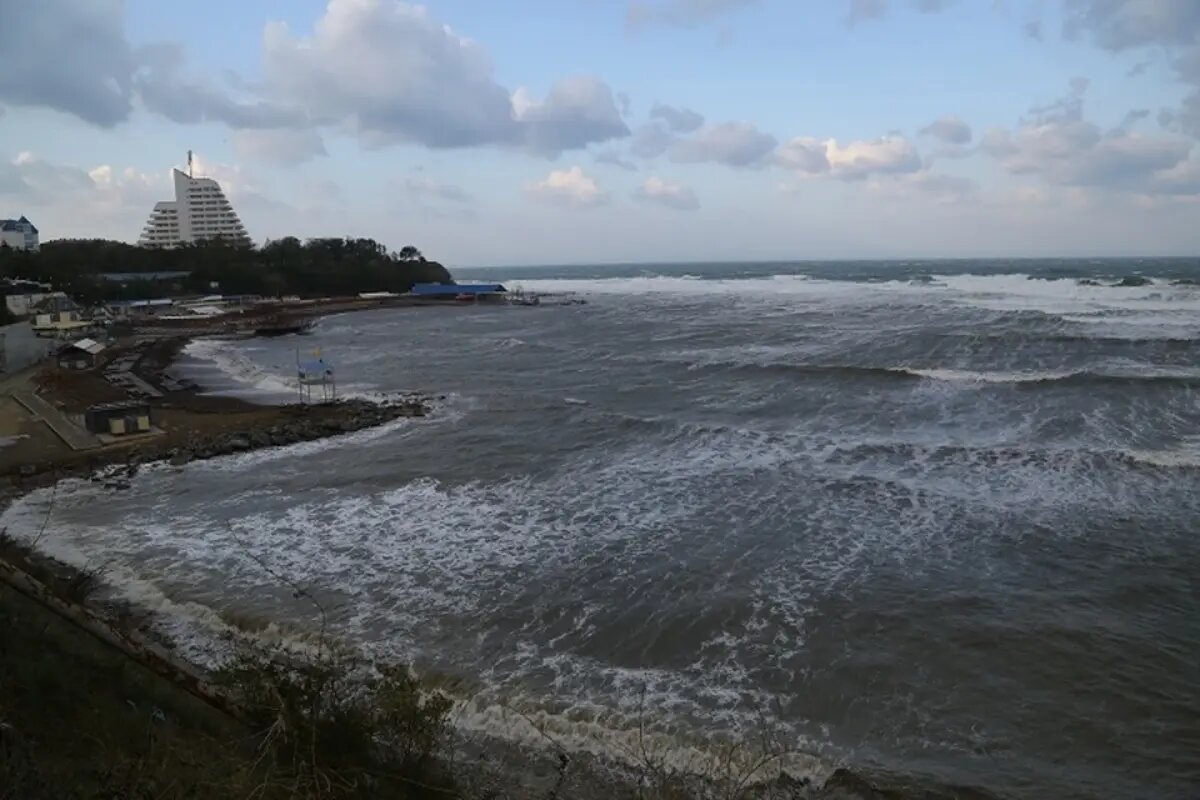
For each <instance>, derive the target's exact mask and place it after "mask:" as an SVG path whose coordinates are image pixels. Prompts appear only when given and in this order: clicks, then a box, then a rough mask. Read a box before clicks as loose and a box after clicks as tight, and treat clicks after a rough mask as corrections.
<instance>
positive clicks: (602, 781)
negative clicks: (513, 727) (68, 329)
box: [0, 302, 637, 800]
mask: <svg viewBox="0 0 1200 800" xmlns="http://www.w3.org/2000/svg"><path fill="white" fill-rule="evenodd" d="M397 305H399V304H397ZM362 306H363V307H361V308H346V307H345V305H344V304H338V305H337V306H335V307H324V308H321V309H319V310H318V309H315V308H313V309H307V310H306V312H305V313H304V317H305V319H307V320H312V319H317V318H320V317H324V316H331V315H334V314H343V313H347V312H353V311H358V310H374V309H377V308H380V307H381V304H380V303H378V302H372V303H369V304H362ZM382 307H388V306H386V305H384V306H382ZM164 333H165V332H164ZM226 336H228V334H227V333H223V332H220V331H210V332H200V331H192V330H189V331H179V332H172V333H171V334H168V335H162V334H159V333H158V332H155V333H152V334H151V337H150V338H149V339H148V340H143V341H140V342H139V341H136V340H134V341H132V342H130V341H126V342H122V343H120V344H118V345H116V346H114V347H113V349H112V351H111V352H110V354H109V355H110V357H119V356H120V355H123V354H128V353H130V352H133V351H140V355H139V357H138V359H137V366H136V367H135V368H134V370H133V371H134V372H135V374H137V375H138V377H140V378H142V379H143V380H146V381H147V382H149V383H151V384H152V385H155V386H163V384H164V383H166V382H167V381H164V378H166V377H167V375H166V373H167V370H168V369H169V368H170V366H171V365H172V364H173V363H174V362H175V360H176V358H177V357H178V355H179V353H180V352H181V351H182V350H183V348H185V347H186V346H187V345H188V344H189V343H190V342H192V341H195V340H197V339H201V338H225V337H226ZM247 338H252V337H247ZM47 376H50V377H52V378H55V377H56V378H63V377H67V378H68V379H67V380H66V381H54V380H50V381H49V382H48V383H47V382H46V381H44V380H39V378H46V377H47ZM13 378H16V379H17V380H18V382H21V383H23V384H25V385H32V386H36V387H37V388H38V389H39V390H43V389H49V394H50V398H49V399H50V400H51V401H52V402H54V403H55V404H56V405H57V406H59V407H61V408H62V409H63V410H71V411H73V410H82V408H83V407H86V405H88V404H90V403H91V402H92V401H95V402H105V401H109V400H110V397H109V395H110V391H109V390H110V387H107V386H105V385H104V382H103V379H102V378H100V377H99V376H97V375H90V374H84V375H78V374H72V373H64V372H63V371H62V370H59V369H58V368H57V366H56V365H53V364H50V363H44V364H42V365H39V366H37V367H35V368H31V369H29V370H26V371H25V372H24V373H21V374H19V375H17V376H11V377H10V378H8V379H7V380H6V381H5V383H11V382H12V379H13ZM10 391H11V389H10ZM5 399H8V400H11V399H12V398H11V397H7V398H6V397H5V396H4V394H2V393H0V400H5ZM438 399H441V398H438ZM433 400H434V398H427V397H421V396H412V395H407V396H406V395H400V396H397V397H396V398H394V399H382V400H379V401H374V400H363V399H357V398H354V399H344V400H338V401H335V402H334V403H331V404H309V405H305V404H299V403H286V404H259V403H253V402H250V401H248V400H243V399H240V398H235V397H229V396H221V395H206V394H204V393H203V387H201V386H198V385H195V384H190V385H187V386H185V387H182V388H180V389H177V390H174V391H164V397H163V398H162V400H161V402H157V403H153V404H152V405H153V406H154V408H155V413H156V414H157V415H159V418H160V419H163V418H165V420H164V421H165V422H167V423H168V424H170V425H171V428H170V429H168V430H165V431H164V433H162V434H160V435H157V436H154V437H153V438H139V439H136V440H133V441H130V442H128V443H120V444H111V445H107V446H104V447H101V448H97V449H96V450H87V451H71V450H69V449H68V448H66V447H65V446H60V445H62V443H58V444H55V443H54V442H53V440H52V439H50V438H49V437H41V440H40V441H36V440H34V439H35V437H34V436H32V435H30V434H18V440H17V441H16V443H15V444H13V445H10V446H9V447H7V448H0V509H7V508H9V507H11V505H12V504H13V503H16V502H17V501H19V500H20V499H21V498H23V497H25V496H26V495H28V494H30V493H32V492H34V491H37V490H39V489H46V488H49V487H53V486H55V485H56V484H57V483H58V482H59V481H63V480H71V479H75V480H92V481H97V482H101V483H103V484H104V485H105V487H106V488H108V489H109V490H110V491H113V492H119V491H121V490H122V489H124V488H127V487H128V484H129V481H130V480H131V479H132V478H133V477H135V476H136V475H137V473H138V472H139V470H140V469H141V468H142V467H144V466H149V465H151V464H169V465H171V466H172V467H176V468H182V467H184V466H185V465H186V464H188V463H190V462H191V461H199V460H208V459H214V458H219V457H222V456H227V455H234V454H238V453H246V452H252V451H256V450H263V449H271V448H281V447H288V446H291V445H295V444H300V443H303V442H309V441H318V440H323V439H332V438H336V437H339V436H343V435H347V434H350V433H353V432H356V431H362V430H367V429H371V428H376V427H379V426H382V425H385V424H387V423H389V422H392V421H395V420H397V419H403V418H423V417H425V416H426V415H427V414H428V413H430V411H431V410H432V408H431V403H432V402H433ZM35 424H36V425H41V426H44V425H45V423H43V422H40V421H38V422H35ZM21 436H24V437H27V438H25V439H21V438H20V437H21ZM6 451H7V452H6ZM28 455H34V456H35V458H36V460H35V461H34V462H32V463H22V459H23V458H26V457H27V456H28ZM28 467H33V469H32V470H30V469H28ZM21 584H24V591H22V590H21V588H20V585H21ZM30 586H34V587H37V588H38V589H39V590H40V591H41V593H42V599H38V598H36V597H33V596H31V594H30V593H29V592H28V589H29V587H30ZM104 586H105V578H104V575H103V574H102V570H96V571H93V570H91V569H88V568H86V567H79V566H76V565H73V564H70V563H67V562H65V561H63V560H61V559H59V558H57V557H55V556H53V555H50V554H49V553H47V552H45V551H44V550H43V549H42V548H39V547H38V540H37V538H35V539H34V540H33V541H28V540H23V539H16V538H15V537H12V536H10V535H7V534H6V533H5V532H3V531H0V588H3V589H4V590H5V591H18V593H19V594H24V596H25V597H26V598H27V599H28V600H29V601H31V602H34V603H37V604H39V605H41V606H42V607H44V608H45V609H46V610H47V613H49V614H51V615H53V616H58V617H60V618H65V617H63V615H62V611H61V607H62V606H64V605H71V606H75V607H76V609H77V611H78V615H79V616H80V617H87V618H89V619H90V620H91V621H92V624H93V625H94V626H95V625H99V626H101V627H103V628H107V629H108V634H107V635H104V636H98V634H97V632H96V630H95V629H92V630H88V629H87V628H85V627H76V628H75V630H77V632H78V635H79V636H83V637H86V638H88V639H92V640H94V639H96V638H100V640H101V641H103V642H104V643H105V645H106V646H107V647H110V648H113V650H112V652H113V653H114V654H119V655H117V656H116V657H117V660H118V661H119V660H120V659H121V658H130V659H132V660H133V661H134V662H135V663H139V664H142V666H146V664H145V663H143V662H142V661H140V660H139V659H137V658H133V657H132V656H130V655H129V653H127V652H126V653H121V652H120V650H121V648H119V647H115V646H114V644H113V642H114V641H126V642H128V641H133V642H139V643H140V644H141V646H143V647H148V648H149V649H151V650H153V651H155V653H156V655H155V658H157V659H159V660H160V661H161V660H162V659H164V658H165V659H166V660H167V661H170V662H173V663H174V671H176V672H177V673H184V674H190V675H191V676H193V679H198V680H200V681H207V679H208V678H209V677H210V676H211V672H210V670H209V669H208V668H206V667H204V666H202V665H200V664H197V663H195V662H193V661H191V660H189V659H187V658H184V657H181V656H178V655H177V651H178V648H179V644H178V642H175V641H172V640H171V639H170V637H169V635H167V634H166V633H164V632H163V631H161V630H159V629H157V628H156V626H155V624H154V623H155V621H156V620H157V619H158V618H159V614H158V613H157V612H155V611H152V610H150V609H147V608H144V607H140V606H138V605H137V604H136V603H134V602H132V601H129V600H126V599H123V598H120V597H111V596H110V597H105V598H104V599H102V600H99V601H96V600H94V599H92V600H91V601H90V602H89V599H90V598H89V596H90V595H91V594H92V593H93V591H95V590H96V589H100V588H102V587H104ZM109 588H110V589H111V588H114V587H109ZM35 593H36V592H35ZM55 606H58V607H59V608H55ZM73 624H76V625H78V624H77V623H73ZM230 635H231V636H233V637H236V638H242V639H245V640H246V641H247V642H249V641H251V640H252V638H253V637H252V634H251V633H250V632H248V631H245V630H242V629H240V628H238V627H237V626H235V625H232V624H231V625H230ZM93 647H94V646H93ZM156 671H157V670H156ZM160 675H161V673H160ZM162 680H163V681H164V683H165V684H166V686H169V687H171V688H170V689H169V690H168V691H171V692H184V693H189V692H190V689H188V688H186V687H185V686H184V685H180V684H177V683H175V682H173V681H169V680H167V679H166V678H162ZM210 706H211V704H210ZM218 710H219V711H221V712H222V713H226V714H227V713H229V712H228V709H221V708H219V707H218ZM514 718H515V717H514ZM520 724H527V725H529V726H530V727H532V728H534V730H537V729H536V726H534V725H533V723H532V722H531V721H529V720H521V722H520ZM539 735H541V736H543V737H545V734H544V733H540V734H539ZM533 738H536V737H533ZM546 740H547V744H548V746H547V747H537V748H534V747H532V746H530V745H528V744H525V743H522V742H521V741H519V740H510V739H505V738H502V737H500V736H498V735H497V734H493V733H483V732H478V731H466V730H458V729H457V728H456V732H455V735H454V737H453V746H452V750H451V751H450V752H449V753H445V754H442V756H441V757H440V758H441V759H442V760H443V761H446V762H447V764H448V765H449V766H450V767H451V768H453V769H455V770H459V771H460V772H461V773H462V774H461V775H460V777H461V778H463V779H464V780H465V783H466V785H467V786H468V787H486V788H485V789H483V796H491V794H490V793H491V792H493V791H494V790H495V789H496V788H497V787H502V788H501V789H500V790H501V791H502V792H504V793H505V794H501V795H498V796H515V797H532V796H546V797H552V796H555V795H556V793H557V792H560V791H562V790H563V789H565V788H567V787H570V789H571V796H572V797H578V798H581V800H602V798H609V797H614V796H621V795H629V794H630V793H631V792H633V791H635V790H636V786H637V779H636V777H635V776H634V775H633V773H632V772H631V771H630V770H629V769H628V768H626V767H625V766H624V765H621V764H619V763H617V762H615V761H614V762H611V763H610V762H606V761H605V760H602V759H600V758H598V757H597V756H595V755H593V754H591V753H586V752H577V753H571V755H569V756H568V755H566V751H565V750H563V749H561V748H558V747H557V745H555V744H554V743H553V742H552V741H551V740H550V739H549V738H548V737H546Z"/></svg>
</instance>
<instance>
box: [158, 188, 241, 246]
mask: <svg viewBox="0 0 1200 800" xmlns="http://www.w3.org/2000/svg"><path fill="white" fill-rule="evenodd" d="M173 175H174V179H175V199H174V200H167V201H164V202H161V203H155V204H154V210H153V211H151V212H150V219H149V220H147V221H146V227H145V228H144V229H142V235H141V238H140V239H138V244H139V245H141V246H142V247H177V246H179V245H181V244H193V243H195V242H198V241H202V240H204V239H216V238H218V237H219V238H222V239H225V240H227V241H229V242H237V243H239V244H249V243H250V237H249V236H248V235H246V229H245V228H244V227H243V226H242V221H241V220H240V219H238V215H237V214H236V213H235V212H234V210H233V206H231V205H229V200H227V199H226V198H225V193H224V192H222V191H221V186H220V184H218V183H217V182H216V181H214V180H213V179H212V178H194V177H192V176H191V175H188V174H187V173H186V172H182V171H180V170H174V171H173Z"/></svg>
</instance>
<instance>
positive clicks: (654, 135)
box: [629, 122, 679, 158]
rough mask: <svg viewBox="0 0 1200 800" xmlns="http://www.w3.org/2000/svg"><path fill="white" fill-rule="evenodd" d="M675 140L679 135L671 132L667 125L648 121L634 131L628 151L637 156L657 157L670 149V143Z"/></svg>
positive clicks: (677, 139)
mask: <svg viewBox="0 0 1200 800" xmlns="http://www.w3.org/2000/svg"><path fill="white" fill-rule="evenodd" d="M677 141H679V137H677V136H676V135H675V134H673V133H671V131H670V130H669V129H668V128H667V126H665V125H663V124H661V123H658V122H650V123H648V124H646V125H643V126H642V127H640V128H638V129H637V130H636V131H634V133H633V141H632V142H631V143H630V145H629V152H631V153H632V154H633V155H635V156H637V157H638V158H657V157H658V156H661V155H662V154H663V153H665V152H667V151H668V150H670V149H671V145H673V144H675V143H676V142H677Z"/></svg>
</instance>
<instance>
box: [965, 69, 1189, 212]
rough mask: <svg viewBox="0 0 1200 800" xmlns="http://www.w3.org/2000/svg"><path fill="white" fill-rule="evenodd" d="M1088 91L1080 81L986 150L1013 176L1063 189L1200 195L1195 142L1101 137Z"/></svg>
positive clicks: (996, 133) (994, 138) (1120, 132)
mask: <svg viewBox="0 0 1200 800" xmlns="http://www.w3.org/2000/svg"><path fill="white" fill-rule="evenodd" d="M1086 88H1087V87H1086V83H1084V82H1081V81H1075V82H1073V84H1072V87H1071V91H1070V92H1069V94H1068V95H1067V96H1066V97H1064V98H1063V99H1062V100H1059V101H1057V102H1055V103H1052V104H1050V105H1047V106H1042V107H1040V108H1036V109H1034V110H1033V111H1032V112H1031V116H1030V117H1029V118H1027V119H1026V120H1025V121H1024V122H1022V123H1021V124H1020V125H1019V126H1018V127H1017V128H1016V130H1013V131H1010V130H1007V129H1003V128H994V129H992V130H990V131H988V133H987V134H986V135H985V136H984V138H983V141H982V142H981V149H982V150H983V152H985V153H987V154H988V155H990V156H992V158H994V159H995V160H996V161H997V162H998V163H999V164H1000V165H1001V166H1002V167H1003V168H1004V169H1005V170H1007V171H1008V172H1010V173H1013V174H1015V175H1035V176H1038V177H1040V178H1042V179H1043V180H1045V181H1047V182H1049V183H1051V184H1055V185H1059V186H1069V187H1087V188H1097V189H1109V190H1116V191H1128V192H1138V193H1142V194H1150V195H1153V194H1164V195H1178V196H1186V195H1194V194H1200V181H1198V180H1197V172H1200V166H1198V164H1197V162H1196V161H1195V160H1194V159H1193V158H1192V153H1193V150H1194V149H1195V146H1194V143H1193V142H1191V141H1189V140H1187V139H1184V138H1181V137H1178V136H1146V135H1143V134H1139V133H1131V132H1129V130H1128V127H1129V126H1128V124H1123V125H1121V126H1118V127H1117V128H1115V129H1113V130H1111V131H1108V132H1107V133H1106V132H1103V131H1101V130H1100V128H1099V126H1097V125H1095V124H1094V123H1091V122H1088V121H1086V120H1084V119H1083V95H1084V92H1085V90H1086ZM1134 116H1135V117H1136V116H1138V115H1136V114H1135V115H1134ZM1126 122H1129V115H1127V118H1126Z"/></svg>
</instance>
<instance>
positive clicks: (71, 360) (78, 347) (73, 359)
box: [58, 339, 105, 369]
mask: <svg viewBox="0 0 1200 800" xmlns="http://www.w3.org/2000/svg"><path fill="white" fill-rule="evenodd" d="M104 350H105V347H104V344H102V343H101V342H97V341H96V340H95V339H80V340H79V341H77V342H72V343H71V344H69V345H67V346H66V347H64V348H62V349H61V350H59V351H58V366H59V367H60V368H62V369H92V368H93V367H95V366H96V365H97V364H98V363H99V362H100V354H101V353H103V352H104Z"/></svg>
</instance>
